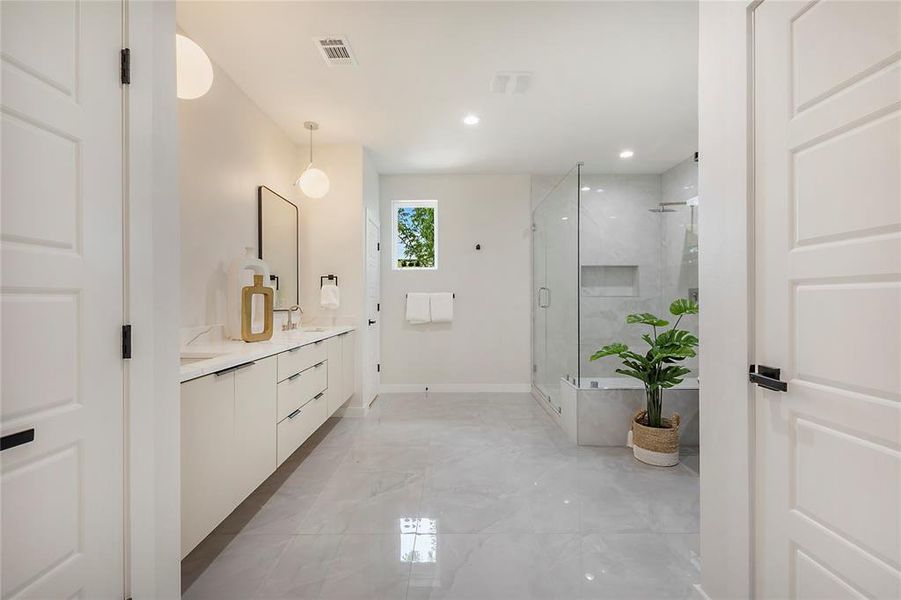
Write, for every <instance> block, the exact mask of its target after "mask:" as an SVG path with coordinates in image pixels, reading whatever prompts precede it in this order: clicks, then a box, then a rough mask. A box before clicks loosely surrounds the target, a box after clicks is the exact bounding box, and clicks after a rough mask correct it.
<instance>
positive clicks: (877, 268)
mask: <svg viewBox="0 0 901 600" xmlns="http://www.w3.org/2000/svg"><path fill="white" fill-rule="evenodd" d="M899 19H901V3H898V2H842V1H830V0H821V1H820V2H812V3H811V2H772V1H769V0H768V1H767V2H764V3H763V4H762V5H760V6H759V7H758V8H757V9H756V11H755V23H754V35H755V44H754V53H755V78H754V82H755V115H754V119H755V133H754V137H755V204H756V209H755V210H756V223H755V227H756V232H755V233H756V235H755V238H756V246H757V248H756V280H755V284H756V290H757V296H756V312H757V314H756V324H757V325H756V327H757V330H756V355H757V356H756V362H757V363H758V364H764V365H768V366H772V367H777V368H780V369H782V375H781V378H782V379H783V380H784V381H787V382H788V391H787V392H786V393H778V392H773V391H767V390H764V389H762V388H757V391H756V400H755V402H756V416H757V422H756V453H757V457H756V465H757V471H756V500H755V507H756V508H755V513H756V519H757V535H756V542H757V548H756V563H757V568H756V573H757V594H758V596H759V597H762V598H789V597H790V598H860V597H876V598H898V597H901V511H899V509H898V507H899V506H901V373H899V371H901V369H899V368H898V365H901V179H899V177H898V173H899V169H901V119H899V107H901V65H899V62H898V61H899V58H901V26H899V25H901V20H899Z"/></svg>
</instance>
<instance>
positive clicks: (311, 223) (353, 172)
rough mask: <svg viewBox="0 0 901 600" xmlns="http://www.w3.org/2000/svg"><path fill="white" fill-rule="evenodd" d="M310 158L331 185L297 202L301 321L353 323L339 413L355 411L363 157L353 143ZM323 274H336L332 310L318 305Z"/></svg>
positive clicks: (358, 407)
mask: <svg viewBox="0 0 901 600" xmlns="http://www.w3.org/2000/svg"><path fill="white" fill-rule="evenodd" d="M309 152H310V150H309V147H308V146H307V147H301V148H300V153H299V157H300V158H299V162H298V165H297V168H298V170H302V169H303V168H305V167H306V166H307V164H308V163H309ZM313 158H314V160H315V164H316V166H317V167H318V168H320V169H322V170H323V171H325V172H326V173H327V174H328V176H329V181H330V182H331V189H330V190H329V193H328V194H326V195H325V196H324V197H322V198H319V199H314V198H307V197H305V196H304V197H302V198H301V200H300V202H299V206H300V242H299V245H300V306H301V307H302V308H303V310H304V319H305V320H307V321H310V322H314V323H318V324H324V325H328V324H333V323H336V324H348V325H354V326H356V327H357V336H356V351H355V354H356V366H357V368H356V385H355V386H354V396H353V397H352V398H351V399H350V401H349V402H348V404H347V407H346V409H345V411H344V413H342V414H347V415H349V416H359V415H360V414H362V410H363V408H362V401H361V398H362V397H363V393H362V392H363V379H362V377H361V365H362V363H361V348H362V346H363V343H364V341H365V336H366V332H365V328H364V325H363V314H364V311H363V298H364V290H365V280H364V276H365V268H364V244H365V239H364V231H365V230H364V218H365V217H364V215H365V211H364V194H363V188H364V162H365V161H368V158H367V157H366V153H365V149H364V148H363V147H362V146H360V145H359V144H336V145H323V146H318V145H314V154H313ZM298 172H299V171H298ZM328 274H335V275H337V276H338V283H339V288H340V290H341V305H340V307H339V308H337V309H335V310H326V309H323V308H322V307H321V306H320V305H319V278H320V276H322V275H328ZM347 409H352V410H347Z"/></svg>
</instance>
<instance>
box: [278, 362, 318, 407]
mask: <svg viewBox="0 0 901 600" xmlns="http://www.w3.org/2000/svg"><path fill="white" fill-rule="evenodd" d="M279 356H281V355H279ZM327 386H328V361H322V362H321V363H319V364H316V365H314V366H312V367H310V368H309V369H307V370H305V371H301V372H300V373H295V374H294V375H291V376H290V377H288V378H287V379H285V380H284V381H282V382H280V383H279V384H278V411H277V414H276V419H275V421H276V422H279V421H281V420H282V419H284V418H285V417H287V416H288V415H289V414H291V413H292V412H294V411H295V410H297V409H298V408H300V407H301V406H303V405H304V404H306V403H307V402H309V401H310V400H311V399H312V398H313V396H315V395H316V394H318V393H319V392H321V391H323V390H324V389H325V388H326V387H327Z"/></svg>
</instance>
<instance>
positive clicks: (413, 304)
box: [407, 292, 432, 325]
mask: <svg viewBox="0 0 901 600" xmlns="http://www.w3.org/2000/svg"><path fill="white" fill-rule="evenodd" d="M431 320H432V316H431V311H430V310H429V294H420V293H417V292H413V293H409V294H407V321H409V322H410V323H411V324H413V325H419V324H421V323H428V322H429V321H431Z"/></svg>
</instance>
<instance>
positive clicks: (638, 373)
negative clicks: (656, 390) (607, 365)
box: [616, 369, 648, 385]
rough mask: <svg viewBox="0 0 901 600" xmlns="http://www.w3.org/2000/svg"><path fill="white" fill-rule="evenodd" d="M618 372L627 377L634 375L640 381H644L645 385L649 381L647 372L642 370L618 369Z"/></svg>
mask: <svg viewBox="0 0 901 600" xmlns="http://www.w3.org/2000/svg"><path fill="white" fill-rule="evenodd" d="M616 372H617V373H619V374H620V375H625V376H627V377H634V378H635V379H638V380H639V381H642V382H644V383H645V385H647V383H648V374H647V373H643V372H641V371H635V370H633V369H617V370H616Z"/></svg>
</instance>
